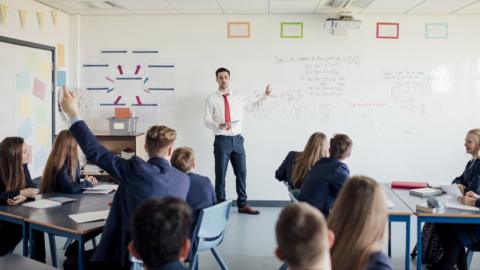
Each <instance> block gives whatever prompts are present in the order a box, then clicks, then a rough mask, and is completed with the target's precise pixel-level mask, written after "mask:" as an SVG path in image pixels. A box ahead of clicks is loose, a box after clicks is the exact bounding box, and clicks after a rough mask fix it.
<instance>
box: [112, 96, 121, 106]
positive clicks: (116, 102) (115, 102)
mask: <svg viewBox="0 0 480 270" xmlns="http://www.w3.org/2000/svg"><path fill="white" fill-rule="evenodd" d="M121 98H122V96H118V97H117V99H115V101H114V102H113V104H115V105H117V104H118V102H120V99H121Z"/></svg>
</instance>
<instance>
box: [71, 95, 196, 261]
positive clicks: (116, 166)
mask: <svg viewBox="0 0 480 270" xmlns="http://www.w3.org/2000/svg"><path fill="white" fill-rule="evenodd" d="M61 106H62V109H63V111H64V112H65V113H66V114H67V115H68V117H69V118H70V119H71V121H72V125H71V126H70V131H71V132H72V134H73V136H74V137H75V139H76V140H77V142H78V144H79V145H80V147H81V148H82V151H83V152H84V153H85V155H86V157H87V159H88V160H89V161H91V162H93V163H94V164H96V165H97V166H99V167H100V168H102V169H103V170H105V171H106V172H108V173H109V174H110V175H111V176H112V177H113V178H114V179H115V180H116V181H118V184H119V186H118V190H117V192H116V193H115V196H114V198H113V202H112V206H111V209H110V214H109V216H108V218H107V221H106V224H105V227H104V229H103V233H102V239H101V241H100V244H99V246H98V248H97V249H96V250H95V252H94V254H93V256H92V257H91V262H92V266H91V267H90V268H102V269H107V268H111V269H128V268H129V266H130V261H129V258H128V250H127V245H128V243H129V242H130V235H129V221H130V218H131V216H132V214H133V212H134V211H135V209H136V208H137V207H138V206H139V205H140V204H141V203H142V202H144V201H146V200H148V199H150V198H161V197H166V196H173V197H177V198H180V199H182V200H185V199H186V198H187V193H188V189H189V187H190V180H189V179H188V176H187V175H186V174H184V173H183V172H180V171H179V170H177V169H175V168H174V167H172V166H171V165H170V162H169V159H170V157H171V154H172V148H173V143H174V141H175V139H176V137H177V133H176V131H175V130H173V129H171V128H168V127H166V126H152V127H151V128H150V129H149V130H148V131H147V135H146V141H145V149H146V150H147V152H148V155H149V157H150V159H149V160H148V161H145V160H143V159H142V158H140V157H137V156H134V157H132V158H131V159H129V160H125V159H122V158H120V157H118V156H116V155H114V154H113V153H111V152H110V151H109V150H107V149H106V148H105V147H103V146H102V145H101V144H99V143H98V142H97V140H96V138H95V136H94V135H93V134H92V132H91V131H90V129H89V128H88V127H87V125H86V124H85V122H84V121H82V120H80V117H79V115H78V107H77V100H76V97H75V95H74V94H73V93H72V92H70V91H68V90H66V89H64V95H63V99H62V101H61ZM71 263H72V262H71V261H69V262H68V260H66V263H64V266H71Z"/></svg>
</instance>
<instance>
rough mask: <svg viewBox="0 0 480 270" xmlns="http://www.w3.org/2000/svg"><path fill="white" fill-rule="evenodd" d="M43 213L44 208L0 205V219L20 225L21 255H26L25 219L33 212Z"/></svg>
mask: <svg viewBox="0 0 480 270" xmlns="http://www.w3.org/2000/svg"><path fill="white" fill-rule="evenodd" d="M41 213H44V209H36V208H30V207H25V206H22V205H15V206H10V205H2V206H0V220H3V221H6V222H10V223H15V224H18V225H20V226H22V231H23V256H28V243H29V233H30V229H29V224H28V223H27V222H25V219H26V218H28V217H30V216H31V215H34V214H41Z"/></svg>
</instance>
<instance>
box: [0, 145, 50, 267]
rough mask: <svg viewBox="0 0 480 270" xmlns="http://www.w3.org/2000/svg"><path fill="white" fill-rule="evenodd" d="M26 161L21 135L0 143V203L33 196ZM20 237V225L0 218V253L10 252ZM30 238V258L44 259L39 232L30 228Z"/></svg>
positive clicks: (8, 202) (41, 234)
mask: <svg viewBox="0 0 480 270" xmlns="http://www.w3.org/2000/svg"><path fill="white" fill-rule="evenodd" d="M29 160H30V151H29V150H28V146H27V144H26V143H25V141H24V139H23V138H20V137H7V138H5V139H4V140H3V141H2V142H1V143H0V205H5V204H7V205H17V204H20V203H22V202H24V201H25V200H27V198H32V199H34V198H35V196H36V195H37V193H38V190H37V189H36V188H34V185H33V182H32V178H31V176H30V171H29V170H28V166H27V164H28V161H29ZM22 237H23V232H22V226H20V225H18V224H14V223H9V222H5V221H0V256H3V255H5V254H7V253H9V252H11V251H13V249H14V248H15V246H16V245H17V244H18V243H19V242H20V240H22ZM31 240H32V241H31V243H32V246H33V254H32V258H33V259H35V260H37V261H41V262H45V246H44V244H43V243H44V238H43V233H38V232H36V231H34V233H33V237H32V239H31ZM37 243H38V244H37Z"/></svg>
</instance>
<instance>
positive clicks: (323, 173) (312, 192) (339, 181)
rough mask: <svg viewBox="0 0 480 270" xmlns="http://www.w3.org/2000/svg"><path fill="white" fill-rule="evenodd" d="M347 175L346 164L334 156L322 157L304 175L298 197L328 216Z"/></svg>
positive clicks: (348, 172)
mask: <svg viewBox="0 0 480 270" xmlns="http://www.w3.org/2000/svg"><path fill="white" fill-rule="evenodd" d="M349 176H350V171H349V169H348V166H347V164H345V163H343V162H341V161H339V160H337V159H334V158H322V159H320V160H319V161H317V163H315V165H313V167H312V169H310V172H309V173H308V174H307V176H306V177H305V179H304V181H303V185H302V189H301V191H300V195H299V198H298V199H299V200H300V201H304V202H307V203H309V204H311V205H313V206H314V207H316V208H318V209H319V210H320V211H321V212H322V213H323V214H324V215H325V216H328V214H329V213H330V208H332V206H333V203H334V202H335V199H336V198H337V196H338V193H339V192H340V189H341V188H342V187H343V185H344V184H345V181H346V180H347V179H348V177H349Z"/></svg>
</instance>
